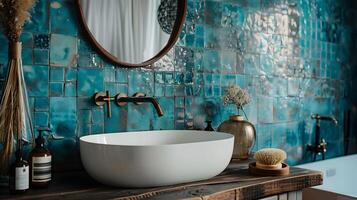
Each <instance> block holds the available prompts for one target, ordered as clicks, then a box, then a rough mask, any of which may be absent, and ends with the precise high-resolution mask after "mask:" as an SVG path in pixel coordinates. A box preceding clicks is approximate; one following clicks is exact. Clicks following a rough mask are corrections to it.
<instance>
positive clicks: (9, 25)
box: [0, 0, 35, 42]
mask: <svg viewBox="0 0 357 200" xmlns="http://www.w3.org/2000/svg"><path fill="white" fill-rule="evenodd" d="M34 3H35V0H20V1H19V0H0V21H1V23H2V25H3V27H4V30H5V34H6V36H7V38H8V39H9V41H10V42H19V41H20V36H21V33H22V29H23V26H24V24H25V21H26V20H27V19H28V18H29V17H30V13H29V10H30V9H31V8H32V6H33V5H34Z"/></svg>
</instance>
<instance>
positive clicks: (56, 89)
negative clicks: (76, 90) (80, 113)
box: [50, 83, 64, 97]
mask: <svg viewBox="0 0 357 200" xmlns="http://www.w3.org/2000/svg"><path fill="white" fill-rule="evenodd" d="M63 92H64V84H63V83H50V96H51V97H60V96H63Z"/></svg>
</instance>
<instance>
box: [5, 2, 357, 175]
mask: <svg viewBox="0 0 357 200" xmlns="http://www.w3.org/2000/svg"><path fill="white" fill-rule="evenodd" d="M354 8H355V7H354V6H351V5H350V3H349V2H348V1H347V0H346V1H344V0H339V1H338V0H254V1H253V0H249V1H247V0H234V1H232V0H224V1H218V0H188V13H187V20H186V23H185V26H184V28H183V31H182V33H181V34H180V38H179V41H178V42H177V45H176V46H175V47H174V48H173V49H172V50H171V51H170V52H169V53H168V55H166V56H165V57H164V58H162V59H161V60H160V61H158V62H157V63H155V64H154V65H153V66H152V67H148V68H142V69H124V68H118V67H116V66H113V65H112V64H111V63H108V62H106V61H105V59H103V58H102V57H101V56H100V55H99V54H98V53H97V52H96V51H95V50H94V49H93V48H92V46H91V45H90V44H89V42H88V41H87V39H86V38H85V37H84V36H83V35H82V33H81V32H82V31H81V30H80V29H81V28H80V27H79V26H78V24H79V23H78V16H77V14H76V12H77V11H76V9H75V4H74V1H73V0H51V1H46V0H40V1H38V3H37V5H36V7H35V9H34V10H33V12H32V19H31V21H30V22H28V23H27V24H26V26H25V30H24V34H23V35H22V42H23V47H24V48H23V63H24V65H25V66H24V71H25V79H26V82H27V87H28V94H29V98H30V102H31V109H32V111H33V119H34V124H35V126H36V128H39V127H42V126H47V127H50V128H51V129H52V130H53V132H54V133H55V134H56V135H58V136H62V137H64V138H63V139H62V140H56V141H54V140H51V141H49V142H48V146H49V148H50V149H51V150H52V151H53V154H54V157H55V162H56V165H57V166H61V165H64V166H65V164H66V163H72V164H70V166H69V168H74V166H77V165H75V164H73V163H77V164H78V163H79V162H80V161H79V157H78V137H80V136H83V135H88V134H97V133H102V132H118V131H136V130H151V129H202V128H204V126H205V124H204V122H205V120H207V119H210V120H213V126H215V127H217V126H218V125H219V124H220V123H221V122H222V121H223V120H225V119H227V118H228V117H229V116H230V115H232V114H234V113H236V110H235V108H234V106H228V107H227V106H223V104H222V99H221V97H222V95H223V94H224V90H225V88H226V87H227V86H228V85H229V84H237V85H239V86H241V87H243V88H247V89H248V90H249V92H250V94H251V96H252V103H251V104H250V105H248V106H247V107H246V112H247V115H248V118H249V120H250V121H251V122H253V123H254V124H255V125H256V128H257V142H256V144H255V147H254V150H257V149H260V148H263V147H279V148H283V149H285V150H286V151H287V152H288V155H289V160H288V161H289V163H291V164H297V163H301V162H308V161H310V160H311V155H310V154H308V153H307V152H306V151H305V146H304V145H306V144H307V143H311V142H312V140H313V139H314V135H313V131H314V122H313V121H312V120H311V119H310V117H309V116H310V115H311V114H312V113H320V114H325V115H335V116H336V117H337V119H338V120H339V121H341V122H342V121H343V120H344V118H343V117H344V115H343V113H344V111H346V110H347V109H350V108H351V107H352V104H351V102H353V101H354V100H355V99H357V98H356V95H355V94H353V92H352V89H351V88H354V87H355V86H356V79H355V77H357V76H354V75H355V74H356V70H354V69H353V67H351V66H354V64H355V63H356V62H355V61H354V59H353V58H352V56H353V55H352V53H351V52H352V51H351V50H353V47H354V48H355V47H356V46H357V45H356V41H355V40H354V39H355V38H356V37H355V36H356V27H357V25H356V24H353V20H351V19H353V16H355V15H356V14H357V12H356V10H355V9H354ZM0 43H1V44H3V45H0V81H1V85H3V81H4V79H5V76H6V62H7V41H6V39H5V37H4V36H3V35H1V36H0ZM355 51H356V50H355ZM104 90H109V91H110V92H111V94H112V95H115V94H117V93H119V92H124V93H128V94H129V95H132V94H134V93H135V92H139V91H140V92H144V93H146V94H148V95H155V96H156V97H158V100H159V102H160V104H161V105H162V107H163V109H164V112H165V116H164V117H162V118H158V116H157V115H156V113H155V112H154V110H153V108H152V107H151V106H149V105H140V106H136V105H133V104H130V105H127V106H124V107H121V108H119V107H117V106H116V105H114V104H113V105H112V108H113V111H112V115H113V116H112V118H107V117H106V115H107V111H106V109H103V108H99V107H97V106H95V105H94V104H93V102H92V95H93V94H94V93H95V92H99V91H104ZM352 116H353V117H354V118H357V117H356V116H357V114H356V113H353V115H352ZM353 117H352V118H353ZM342 130H343V123H339V125H338V126H332V125H331V124H328V123H324V124H323V127H322V136H323V137H325V138H326V140H327V142H328V143H329V151H328V155H327V156H328V157H335V156H339V155H341V154H343V148H344V146H343V145H344V142H343V141H344V135H343V133H342ZM354 130H357V129H356V128H354V129H352V132H353V131H354ZM355 132H356V131H355ZM355 135H356V134H355ZM355 135H352V136H351V138H353V137H356V136H355ZM351 140H352V139H351ZM69 161H70V162H69Z"/></svg>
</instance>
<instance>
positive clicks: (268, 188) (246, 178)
mask: <svg viewBox="0 0 357 200" xmlns="http://www.w3.org/2000/svg"><path fill="white" fill-rule="evenodd" d="M248 162H249V161H244V162H234V163H231V164H230V165H229V166H228V168H227V169H226V170H225V171H224V172H222V173H221V174H220V175H218V176H216V177H213V178H211V179H209V180H204V181H198V182H192V183H185V184H179V185H174V186H166V187H156V188H142V189H126V188H115V187H110V186H105V185H102V184H100V183H98V182H96V181H94V180H93V179H91V178H90V177H89V176H88V174H87V173H85V172H83V171H82V172H70V173H61V174H54V178H53V179H54V181H53V183H52V184H51V185H50V187H49V188H47V189H42V190H30V191H28V192H27V193H25V194H23V195H9V194H8V191H7V188H0V199H19V200H21V199H38V200H42V199H46V200H47V199H49V200H51V199H85V200H91V199H118V200H119V199H133V200H139V199H163V200H167V199H208V200H209V199H222V200H225V199H227V200H228V199H258V198H263V197H268V196H272V195H276V194H281V193H286V192H290V191H297V190H302V189H304V188H308V187H312V186H316V185H320V184H322V173H321V172H317V171H311V170H307V169H301V168H296V167H291V168H290V174H289V175H287V176H280V177H274V176H254V175H251V174H249V172H248Z"/></svg>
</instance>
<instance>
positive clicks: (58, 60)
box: [50, 34, 77, 67]
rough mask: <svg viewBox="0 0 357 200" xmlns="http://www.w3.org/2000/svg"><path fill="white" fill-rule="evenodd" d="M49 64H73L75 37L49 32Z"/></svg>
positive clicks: (75, 52)
mask: <svg viewBox="0 0 357 200" xmlns="http://www.w3.org/2000/svg"><path fill="white" fill-rule="evenodd" d="M50 46H51V49H50V64H51V65H53V66H65V67H66V66H75V65H76V56H77V39H76V38H75V37H72V36H68V35H61V34H51V45H50Z"/></svg>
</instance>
